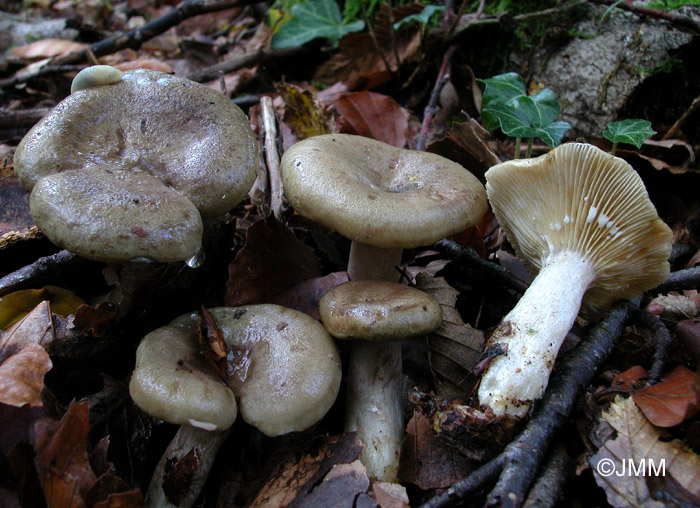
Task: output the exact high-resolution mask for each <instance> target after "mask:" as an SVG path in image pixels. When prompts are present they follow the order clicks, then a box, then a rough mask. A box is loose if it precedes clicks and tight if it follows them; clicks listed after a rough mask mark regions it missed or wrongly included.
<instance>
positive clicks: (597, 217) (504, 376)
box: [478, 143, 672, 417]
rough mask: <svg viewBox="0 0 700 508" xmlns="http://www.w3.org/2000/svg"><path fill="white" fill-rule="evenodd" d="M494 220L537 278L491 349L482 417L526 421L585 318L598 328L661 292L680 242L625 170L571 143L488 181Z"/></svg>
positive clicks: (504, 166) (507, 167) (506, 167)
mask: <svg viewBox="0 0 700 508" xmlns="http://www.w3.org/2000/svg"><path fill="white" fill-rule="evenodd" d="M486 180H487V183H486V191H487V193H488V197H489V200H490V202H491V206H492V208H493V212H494V214H495V216H496V218H497V219H498V222H499V224H500V225H501V227H502V228H503V229H504V230H505V233H506V236H507V238H508V240H509V242H510V243H511V245H512V246H513V248H514V249H515V251H516V253H517V254H518V257H519V258H520V260H521V261H522V262H523V263H524V264H525V265H526V266H527V267H528V268H529V269H530V270H531V271H533V272H538V273H537V276H536V277H535V279H534V280H533V282H532V285H531V286H530V287H529V288H528V290H527V291H526V292H525V294H524V295H523V296H522V298H521V299H520V300H519V301H518V303H517V305H516V306H515V307H514V308H513V310H511V311H510V312H509V313H508V314H507V315H506V316H505V317H504V318H503V321H502V322H501V323H500V324H499V326H498V327H497V328H496V330H495V331H494V333H493V334H492V335H491V337H490V338H489V340H488V343H487V348H492V350H500V351H503V352H504V353H503V354H502V355H500V356H496V357H495V358H494V359H493V360H492V361H491V363H490V365H489V366H488V368H487V370H486V372H485V374H484V375H483V377H482V378H481V383H480V385H479V390H478V395H479V402H480V404H481V405H482V407H483V408H489V409H490V410H492V411H493V413H495V414H496V415H498V416H501V415H511V416H514V417H523V416H525V415H526V414H527V412H528V410H529V409H530V407H531V405H532V403H533V402H534V401H535V400H537V399H538V398H539V397H540V396H541V395H542V393H543V392H544V390H545V388H546V386H547V382H548V380H549V374H550V372H551V370H552V368H553V365H554V360H555V358H556V355H557V352H558V351H559V347H560V346H561V344H562V342H563V341H564V338H565V337H566V334H567V332H568V331H569V329H570V328H571V326H572V325H573V323H574V320H575V319H576V316H577V314H578V313H579V309H580V310H581V313H582V315H583V316H584V317H587V318H588V319H589V320H590V319H594V318H595V317H597V316H599V315H600V314H601V312H603V311H604V310H606V309H607V308H608V307H609V306H610V305H612V303H614V302H615V301H616V300H619V299H624V298H630V297H632V296H635V295H637V294H639V293H641V292H643V291H645V290H648V289H651V288H653V287H655V286H656V285H658V284H660V283H662V282H663V281H664V280H666V278H667V277H668V274H669V264H668V261H667V260H668V257H669V255H670V252H671V240H672V234H671V230H670V229H669V227H668V226H666V224H664V222H663V221H662V220H661V219H660V218H659V216H658V214H657V212H656V209H655V208H654V205H653V204H652V203H651V201H650V200H649V196H648V194H647V191H646V188H645V187H644V184H643V182H642V180H641V178H640V177H639V175H638V174H637V173H636V172H635V171H634V169H633V168H632V167H631V166H630V165H629V164H627V163H626V162H625V161H624V160H622V159H620V158H617V157H614V156H612V155H610V154H608V153H606V152H604V151H602V150H600V149H598V148H596V147H594V146H592V145H588V144H581V143H568V144H564V145H561V146H559V147H557V148H555V149H554V150H552V151H551V152H549V153H547V154H545V155H542V156H540V157H538V158H536V159H525V160H514V161H509V162H504V163H501V164H498V165H496V166H494V167H492V168H491V169H489V171H487V173H486Z"/></svg>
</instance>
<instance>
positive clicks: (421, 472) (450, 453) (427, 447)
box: [398, 411, 472, 490]
mask: <svg viewBox="0 0 700 508" xmlns="http://www.w3.org/2000/svg"><path fill="white" fill-rule="evenodd" d="M471 469H472V468H471V467H470V463H469V461H468V460H467V459H466V458H465V457H464V456H463V455H461V454H459V453H457V452H456V451H455V450H454V449H453V448H451V447H450V446H448V445H447V444H446V443H445V441H444V440H442V439H440V438H438V437H437V435H436V434H435V432H434V431H433V429H432V421H431V419H430V418H428V417H427V416H426V415H424V414H423V413H421V412H419V411H414V412H413V417H411V420H410V421H409V422H408V426H407V428H406V437H405V438H404V441H403V443H402V445H401V462H400V463H399V473H398V476H399V479H400V480H401V481H403V482H408V483H413V484H414V485H417V486H418V487H420V488H421V489H423V490H428V489H443V488H447V487H449V486H450V485H452V484H453V483H455V482H457V481H458V480H460V479H461V478H464V477H465V476H467V474H468V473H469V472H470V471H471Z"/></svg>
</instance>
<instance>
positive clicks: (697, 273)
mask: <svg viewBox="0 0 700 508" xmlns="http://www.w3.org/2000/svg"><path fill="white" fill-rule="evenodd" d="M698 288H700V266H694V267H693V268H686V269H685V270H678V271H676V272H671V275H669V277H668V279H667V280H666V282H664V283H663V284H660V285H658V286H656V287H655V288H654V289H652V290H651V292H653V293H668V292H669V291H682V290H683V289H698Z"/></svg>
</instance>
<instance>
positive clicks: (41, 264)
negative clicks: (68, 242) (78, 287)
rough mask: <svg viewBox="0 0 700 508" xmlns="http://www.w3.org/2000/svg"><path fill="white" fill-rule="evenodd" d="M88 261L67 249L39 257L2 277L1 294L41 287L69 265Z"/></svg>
mask: <svg viewBox="0 0 700 508" xmlns="http://www.w3.org/2000/svg"><path fill="white" fill-rule="evenodd" d="M87 262H88V261H87V260H85V259H83V258H79V257H77V256H76V255H75V254H73V253H72V252H68V251H67V250H62V251H60V252H58V253H56V254H52V255H51V256H46V257H43V258H39V259H37V260H36V261H34V262H33V263H32V264H29V265H27V266H24V267H22V268H20V269H19V270H16V271H14V272H12V273H8V274H7V275H5V276H4V277H2V278H0V296H4V295H6V294H8V293H12V292H13V291H19V290H20V289H28V288H30V287H41V285H42V284H44V283H45V282H49V281H51V280H53V279H54V278H55V277H56V275H57V274H62V273H63V272H64V270H65V269H66V267H67V266H72V267H73V268H76V267H80V266H82V265H83V264H85V263H87Z"/></svg>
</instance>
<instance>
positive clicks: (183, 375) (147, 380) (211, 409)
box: [129, 324, 237, 430]
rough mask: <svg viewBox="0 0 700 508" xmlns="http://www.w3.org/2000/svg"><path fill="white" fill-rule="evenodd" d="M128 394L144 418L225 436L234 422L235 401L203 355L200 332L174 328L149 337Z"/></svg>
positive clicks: (138, 354) (139, 353)
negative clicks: (198, 340) (198, 339)
mask: <svg viewBox="0 0 700 508" xmlns="http://www.w3.org/2000/svg"><path fill="white" fill-rule="evenodd" d="M129 393H130V394H131V398H132V399H133V400H134V402H135V403H136V405H137V406H138V407H140V408H141V409H142V410H143V411H144V412H146V413H148V414H150V415H151V416H155V417H156V418H160V419H161V420H165V421H166V422H169V423H175V424H180V425H192V426H195V427H199V428H203V429H206V430H225V429H227V428H229V427H230V426H231V425H232V424H233V422H234V421H235V420H236V414H237V413H236V398H235V396H234V394H233V392H232V391H231V389H230V388H229V387H228V386H227V385H226V384H225V383H224V382H223V381H221V380H220V379H219V378H218V376H217V375H216V374H215V373H214V371H213V370H212V369H211V367H209V365H207V363H206V361H205V360H204V357H202V355H201V354H200V352H199V344H198V342H197V330H196V328H192V327H183V326H178V325H177V324H170V325H168V326H164V327H162V328H158V329H157V330H155V331H153V332H151V333H149V334H148V335H146V336H145V337H144V338H143V340H142V341H141V343H140V344H139V347H138V349H137V350H136V367H135V368H134V373H133V375H132V377H131V381H130V383H129Z"/></svg>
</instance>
